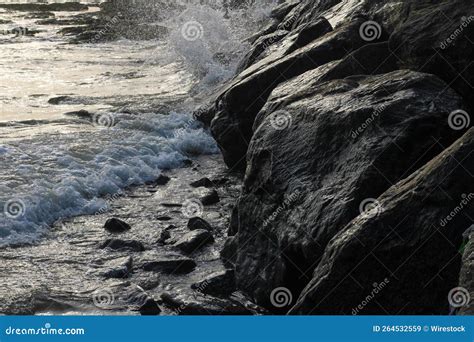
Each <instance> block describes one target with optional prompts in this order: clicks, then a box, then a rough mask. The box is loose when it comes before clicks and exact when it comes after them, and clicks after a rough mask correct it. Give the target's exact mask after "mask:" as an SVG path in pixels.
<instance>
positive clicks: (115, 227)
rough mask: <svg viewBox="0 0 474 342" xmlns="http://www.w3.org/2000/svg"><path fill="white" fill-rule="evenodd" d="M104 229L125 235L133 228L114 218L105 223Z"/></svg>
mask: <svg viewBox="0 0 474 342" xmlns="http://www.w3.org/2000/svg"><path fill="white" fill-rule="evenodd" d="M104 228H105V229H106V230H107V231H109V232H111V233H123V232H126V231H127V230H130V229H131V228H132V227H130V225H129V224H128V223H126V222H124V221H122V220H119V219H118V218H115V217H114V218H111V219H108V220H107V222H105V225H104Z"/></svg>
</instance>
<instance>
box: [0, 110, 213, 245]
mask: <svg viewBox="0 0 474 342" xmlns="http://www.w3.org/2000/svg"><path fill="white" fill-rule="evenodd" d="M117 120H118V123H117V125H116V126H115V127H113V128H110V129H105V128H97V129H96V130H92V131H83V132H79V133H75V134H72V135H71V134H69V135H59V136H57V135H51V136H46V137H43V139H41V140H34V139H32V140H22V141H15V142H12V145H11V146H9V147H7V148H5V147H3V148H2V150H5V151H7V150H10V151H12V152H11V153H9V154H3V155H1V158H2V160H1V162H2V165H4V168H5V169H4V170H2V174H3V177H2V180H1V184H2V185H1V187H0V205H1V208H2V209H3V208H4V207H5V206H6V204H7V203H8V202H9V201H10V202H12V201H13V202H16V203H20V205H21V206H23V208H22V209H23V210H24V213H23V214H22V215H20V216H18V217H11V216H12V215H10V216H9V215H8V214H9V212H8V210H7V209H6V208H5V209H4V212H3V215H1V216H0V245H6V244H11V243H23V242H29V241H33V240H34V239H36V238H38V237H39V236H40V235H41V233H43V232H44V231H45V229H47V228H46V227H47V225H49V224H51V223H53V222H54V221H56V220H58V219H60V218H64V217H71V216H75V215H80V214H94V213H95V212H98V211H100V210H103V208H104V206H106V203H105V201H104V200H103V199H101V197H103V196H106V195H110V194H115V193H117V192H119V191H121V189H123V188H124V187H127V186H130V185H133V184H142V183H144V182H146V181H150V180H153V179H155V178H156V177H157V176H159V175H160V173H161V172H162V170H164V169H170V168H176V167H179V166H182V165H183V161H184V160H185V159H187V158H189V157H192V156H194V155H197V154H212V153H216V152H217V148H216V145H215V142H214V141H213V139H212V138H211V136H210V135H209V133H208V132H206V131H205V130H204V129H203V128H202V127H200V125H199V124H198V123H197V122H195V121H193V120H191V118H190V116H189V115H186V114H178V113H171V114H169V115H160V114H156V113H149V114H143V115H141V116H140V118H139V119H137V118H135V117H132V116H131V115H127V114H122V115H118V117H117ZM177 132H179V134H178V133H177ZM5 173H6V174H11V175H14V176H12V177H10V178H9V179H8V180H7V177H5Z"/></svg>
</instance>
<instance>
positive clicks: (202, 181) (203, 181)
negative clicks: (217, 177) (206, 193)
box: [190, 178, 214, 188]
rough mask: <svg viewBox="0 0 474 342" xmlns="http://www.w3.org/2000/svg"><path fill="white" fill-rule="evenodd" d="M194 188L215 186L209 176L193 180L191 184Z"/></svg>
mask: <svg viewBox="0 0 474 342" xmlns="http://www.w3.org/2000/svg"><path fill="white" fill-rule="evenodd" d="M190 185H191V186H192V187H193V188H200V187H204V188H212V187H213V186H214V183H212V181H211V180H210V179H209V178H201V179H199V180H197V181H195V182H192V183H191V184H190Z"/></svg>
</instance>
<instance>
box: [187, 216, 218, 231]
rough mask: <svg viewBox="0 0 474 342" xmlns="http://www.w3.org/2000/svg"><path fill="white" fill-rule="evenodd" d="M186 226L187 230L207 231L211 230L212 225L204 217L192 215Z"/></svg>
mask: <svg viewBox="0 0 474 342" xmlns="http://www.w3.org/2000/svg"><path fill="white" fill-rule="evenodd" d="M188 228H189V230H198V229H201V230H207V231H208V232H212V231H213V229H212V226H211V225H210V224H209V223H208V222H207V221H206V220H204V219H202V218H200V217H193V218H190V219H189V221H188Z"/></svg>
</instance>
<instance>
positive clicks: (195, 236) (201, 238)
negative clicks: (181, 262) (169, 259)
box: [175, 229, 214, 254]
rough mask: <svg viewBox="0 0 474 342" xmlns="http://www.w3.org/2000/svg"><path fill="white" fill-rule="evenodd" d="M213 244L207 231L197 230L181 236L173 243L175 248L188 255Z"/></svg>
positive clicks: (212, 238)
mask: <svg viewBox="0 0 474 342" xmlns="http://www.w3.org/2000/svg"><path fill="white" fill-rule="evenodd" d="M213 242H214V237H213V236H212V234H211V233H210V232H209V231H207V230H204V229H197V230H193V231H192V232H190V233H186V234H185V235H184V236H182V237H181V238H180V239H179V240H178V241H177V242H176V243H175V247H177V248H179V249H180V250H182V251H183V252H185V253H188V254H190V253H193V252H196V251H198V250H199V249H201V248H203V247H204V246H205V245H207V244H210V243H213Z"/></svg>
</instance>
